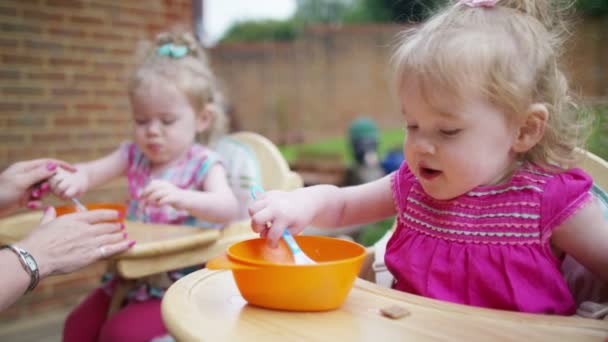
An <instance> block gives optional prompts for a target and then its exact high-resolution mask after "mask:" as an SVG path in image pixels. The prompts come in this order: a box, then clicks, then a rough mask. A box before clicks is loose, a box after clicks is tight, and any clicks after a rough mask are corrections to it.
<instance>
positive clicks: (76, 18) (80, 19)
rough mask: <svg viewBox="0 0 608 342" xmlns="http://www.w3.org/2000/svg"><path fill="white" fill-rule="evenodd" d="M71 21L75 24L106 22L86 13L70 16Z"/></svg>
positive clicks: (99, 23)
mask: <svg viewBox="0 0 608 342" xmlns="http://www.w3.org/2000/svg"><path fill="white" fill-rule="evenodd" d="M70 21H71V22H73V23H75V24H85V25H101V24H103V23H104V20H103V19H101V18H96V17H91V16H84V15H82V16H81V15H73V16H72V17H71V18H70Z"/></svg>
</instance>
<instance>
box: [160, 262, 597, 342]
mask: <svg viewBox="0 0 608 342" xmlns="http://www.w3.org/2000/svg"><path fill="white" fill-rule="evenodd" d="M294 295H297V294H294ZM392 305H397V306H399V307H401V308H404V309H406V310H407V311H408V312H409V314H408V315H407V316H404V317H401V318H399V319H390V318H387V317H384V316H382V315H381V314H380V309H382V308H386V307H389V306H392ZM162 314H163V320H164V322H165V325H166V326H167V328H168V329H169V331H170V333H171V335H173V336H174V337H175V338H176V339H177V340H178V341H287V340H289V341H327V340H340V341H406V340H411V341H424V340H449V341H490V340H492V341H493V340H496V339H498V340H516V341H529V340H533V341H552V342H553V341H574V340H576V341H577V342H578V341H605V340H606V338H607V337H608V322H606V321H596V320H591V319H584V318H579V317H561V316H549V315H532V314H522V313H515V312H507V311H498V310H488V309H481V308H474V307H469V306H464V305H457V304H451V303H446V302H441V301H437V300H432V299H427V298H423V297H420V296H415V295H411V294H407V293H403V292H399V291H395V290H391V289H387V288H384V287H380V286H378V285H376V284H374V283H371V282H368V281H365V280H362V279H357V281H356V282H355V285H354V287H353V289H352V291H351V293H350V294H349V296H348V298H347V300H346V302H345V303H344V304H343V305H342V307H341V308H339V309H338V310H334V311H328V312H317V313H297V312H285V311H275V310H267V309H263V308H258V307H255V306H251V305H247V303H246V301H245V300H244V299H243V298H242V297H241V296H240V294H239V291H238V289H237V287H236V284H235V283H234V279H233V278H232V274H231V272H230V271H210V270H200V271H196V272H194V273H191V274H189V275H187V276H186V277H184V278H182V279H180V280H178V281H177V282H176V283H174V284H173V285H172V286H171V287H170V288H169V290H168V291H167V293H166V294H165V297H164V299H163V302H162Z"/></svg>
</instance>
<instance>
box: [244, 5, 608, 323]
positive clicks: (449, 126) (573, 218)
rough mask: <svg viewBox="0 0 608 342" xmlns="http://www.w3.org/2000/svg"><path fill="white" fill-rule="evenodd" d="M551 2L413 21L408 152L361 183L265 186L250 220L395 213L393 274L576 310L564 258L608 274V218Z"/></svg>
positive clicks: (446, 293) (493, 297) (404, 285)
mask: <svg viewBox="0 0 608 342" xmlns="http://www.w3.org/2000/svg"><path fill="white" fill-rule="evenodd" d="M551 3H553V2H549V1H534V0H511V1H507V0H462V1H459V2H457V3H451V4H449V5H448V6H447V7H446V8H444V9H443V10H441V11H440V12H439V13H437V14H436V15H434V16H433V17H432V18H431V19H430V20H428V21H427V22H426V23H424V24H422V25H420V26H416V27H413V28H411V29H408V30H406V31H405V32H403V34H402V36H401V41H400V43H399V45H398V46H397V49H396V51H395V54H394V56H393V61H394V63H395V69H396V85H397V91H398V94H399V98H400V104H401V113H402V115H403V119H404V126H406V127H407V137H406V140H405V143H404V151H405V160H406V162H405V163H403V164H402V165H401V167H400V169H399V170H398V171H396V172H394V173H393V174H391V175H389V176H387V177H384V178H382V179H380V180H378V181H374V182H371V183H368V184H363V185H360V186H353V187H346V188H337V187H335V186H329V185H322V186H315V187H309V188H304V189H298V190H295V191H293V192H278V191H271V192H267V193H265V194H263V195H261V196H260V198H259V199H258V200H257V201H256V202H254V203H253V204H252V205H251V206H250V208H249V211H250V215H251V217H252V220H253V222H252V225H253V229H254V230H255V231H256V232H259V233H261V234H262V236H266V237H268V238H269V241H270V243H271V245H276V242H277V240H278V239H279V238H280V236H281V233H282V230H283V229H284V227H289V229H290V231H292V233H294V234H295V233H299V232H300V231H302V230H303V229H304V228H305V227H306V226H307V225H309V224H311V223H312V224H313V225H314V226H319V227H323V226H324V227H341V226H349V225H353V224H363V223H369V222H373V221H376V220H379V219H383V218H386V217H390V216H392V215H397V226H396V230H395V232H394V234H393V235H392V237H391V239H390V240H389V242H388V245H387V248H386V255H385V262H386V265H387V267H388V269H389V270H390V271H391V273H392V274H393V275H394V277H395V281H394V283H393V288H395V289H398V290H402V291H407V292H410V293H414V294H418V295H422V296H426V297H430V298H436V299H440V300H445V301H450V302H454V303H461V304H467V305H475V306H480V307H486V308H495V309H503V310H514V311H521V312H532V313H546V314H561V315H570V314H573V313H574V311H575V303H574V300H573V297H572V294H571V293H570V291H569V290H568V286H567V285H566V283H565V281H564V278H563V276H562V275H561V274H560V263H561V260H562V258H563V256H564V255H565V254H566V253H567V254H569V255H571V256H572V257H574V258H575V259H577V260H578V261H579V262H580V263H581V264H583V265H585V266H586V267H587V268H589V269H590V270H592V271H593V272H594V273H595V274H597V275H598V276H599V277H600V278H602V279H603V280H604V281H608V222H606V220H605V219H604V217H603V215H602V212H601V210H600V207H599V205H598V202H597V201H596V200H595V199H594V198H593V197H592V196H591V195H590V194H589V189H590V187H591V185H592V180H591V178H590V177H589V176H588V175H587V174H585V173H584V172H583V171H581V170H580V169H576V168H572V166H573V165H574V162H575V161H576V156H577V151H576V149H577V148H578V147H580V146H582V143H583V140H584V137H585V133H586V132H587V131H586V128H587V126H586V123H587V122H588V121H586V120H585V118H584V117H583V115H584V114H582V113H581V111H580V110H576V108H575V107H574V106H573V105H572V102H571V100H570V96H569V90H568V86H567V83H566V80H565V78H564V75H563V74H562V72H561V70H560V69H559V68H558V66H557V65H558V63H557V58H558V55H559V53H558V50H557V44H558V43H559V37H561V36H560V35H559V32H557V30H558V29H559V27H560V23H559V21H558V20H557V19H556V18H553V17H551V16H550V14H551V13H552V9H550V8H547V7H546V6H549V5H550V4H551ZM268 222H271V223H272V225H271V227H270V228H268V227H267V223H268Z"/></svg>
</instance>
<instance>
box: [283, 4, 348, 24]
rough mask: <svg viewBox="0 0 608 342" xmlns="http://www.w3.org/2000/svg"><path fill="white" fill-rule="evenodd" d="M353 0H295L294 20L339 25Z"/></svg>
mask: <svg viewBox="0 0 608 342" xmlns="http://www.w3.org/2000/svg"><path fill="white" fill-rule="evenodd" d="M353 1H354V0H296V2H297V4H298V8H297V10H296V14H295V20H296V21H297V22H301V23H307V24H308V23H339V22H341V21H342V18H343V17H344V14H345V13H346V12H347V11H348V9H349V8H350V7H352V5H353Z"/></svg>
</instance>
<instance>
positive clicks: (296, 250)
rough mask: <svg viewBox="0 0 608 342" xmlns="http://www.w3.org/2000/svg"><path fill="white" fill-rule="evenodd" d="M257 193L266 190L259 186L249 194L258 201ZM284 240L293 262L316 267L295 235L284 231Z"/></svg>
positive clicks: (255, 186)
mask: <svg viewBox="0 0 608 342" xmlns="http://www.w3.org/2000/svg"><path fill="white" fill-rule="evenodd" d="M257 192H264V189H263V188H262V187H261V186H259V185H254V186H252V187H251V189H250V190H249V193H250V194H251V197H252V198H253V199H256V195H255V194H256V193H257ZM283 240H285V242H286V243H287V246H289V249H290V250H291V253H293V260H294V262H295V264H296V265H314V264H316V262H315V261H314V260H312V259H311V258H310V257H309V256H308V255H306V253H304V251H302V249H301V248H300V246H299V245H298V243H297V242H296V239H294V238H293V235H291V233H290V232H289V229H285V230H283Z"/></svg>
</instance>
